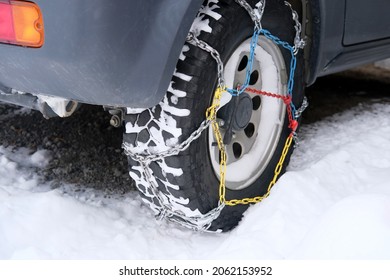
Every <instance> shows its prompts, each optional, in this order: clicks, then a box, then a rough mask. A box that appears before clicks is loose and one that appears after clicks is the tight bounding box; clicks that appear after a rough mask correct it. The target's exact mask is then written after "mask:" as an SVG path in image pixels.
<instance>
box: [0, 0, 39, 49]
mask: <svg viewBox="0 0 390 280" xmlns="http://www.w3.org/2000/svg"><path fill="white" fill-rule="evenodd" d="M0 42H1V43H6V44H13V45H20V46H25V47H34V48H39V47H41V46H42V45H43V42H44V27H43V18H42V13H41V10H40V8H39V7H38V5H36V4H35V3H32V2H26V1H16V0H15V1H12V0H0Z"/></svg>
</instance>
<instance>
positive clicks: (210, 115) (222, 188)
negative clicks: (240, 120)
mask: <svg viewBox="0 0 390 280" xmlns="http://www.w3.org/2000/svg"><path fill="white" fill-rule="evenodd" d="M224 92H226V88H222V87H218V88H217V90H216V91H215V94H214V99H213V103H212V105H211V106H210V107H209V108H208V109H207V111H206V117H207V119H208V120H210V121H211V125H212V128H213V132H214V137H215V139H216V141H217V144H218V149H219V153H220V164H219V172H220V181H219V201H220V203H224V204H225V205H228V206H236V205H245V204H253V203H258V202H260V201H262V200H263V199H264V198H266V197H268V196H269V194H270V192H271V189H272V187H273V186H274V185H275V184H276V181H277V179H278V177H279V175H280V173H281V172H282V169H283V164H284V161H285V160H286V156H287V154H288V151H289V149H290V147H291V144H292V141H293V134H292V133H291V134H290V135H289V136H288V137H287V139H286V143H285V145H284V148H283V151H282V154H281V156H280V159H279V162H278V164H277V165H276V167H275V171H274V177H273V179H272V181H271V182H270V183H269V185H268V189H267V192H266V193H265V194H264V195H262V196H256V197H253V198H243V199H232V200H228V201H227V200H226V185H225V175H226V149H225V145H224V144H223V140H222V134H221V131H220V129H219V125H218V122H217V111H218V109H219V107H220V105H221V97H222V94H223V93H224Z"/></svg>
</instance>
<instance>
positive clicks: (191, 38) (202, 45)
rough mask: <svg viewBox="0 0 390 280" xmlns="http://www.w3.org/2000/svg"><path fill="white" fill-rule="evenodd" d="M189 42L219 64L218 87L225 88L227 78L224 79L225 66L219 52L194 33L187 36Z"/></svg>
mask: <svg viewBox="0 0 390 280" xmlns="http://www.w3.org/2000/svg"><path fill="white" fill-rule="evenodd" d="M187 42H188V43H190V44H192V45H194V46H196V47H198V48H200V49H202V50H204V51H206V52H208V53H209V54H210V55H211V56H212V58H214V60H215V62H217V71H218V72H217V73H218V86H219V87H220V88H224V87H225V77H224V71H225V70H224V65H223V62H222V59H221V56H220V54H219V52H218V51H217V50H216V49H214V48H213V47H212V46H210V45H209V44H207V43H206V42H205V41H202V40H200V39H198V38H197V37H196V36H195V35H194V33H193V32H189V33H188V35H187Z"/></svg>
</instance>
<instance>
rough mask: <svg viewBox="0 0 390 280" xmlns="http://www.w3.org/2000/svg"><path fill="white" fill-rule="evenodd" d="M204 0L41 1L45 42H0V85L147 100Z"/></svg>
mask: <svg viewBox="0 0 390 280" xmlns="http://www.w3.org/2000/svg"><path fill="white" fill-rule="evenodd" d="M202 2H203V1H202V0H180V1H178V0H158V1H157V0H131V1H128V0H115V1H107V0H66V1H62V0H37V1H35V3H37V4H38V5H39V6H40V8H41V10H42V14H43V18H44V25H45V44H44V46H43V47H42V48H39V49H33V48H23V47H18V46H11V45H5V44H0V89H2V91H4V92H9V91H10V88H13V89H15V90H17V91H22V92H30V93H35V94H46V95H51V96H59V97H63V98H66V99H71V100H76V101H79V102H83V103H89V104H101V105H103V104H104V105H110V106H132V107H150V106H153V105H155V104H156V103H158V102H159V101H160V100H161V98H162V96H163V94H164V93H165V91H166V89H167V88H168V85H169V82H170V80H171V77H172V73H173V71H174V69H175V65H176V62H177V59H178V57H179V54H180V51H181V49H182V47H183V44H184V42H185V38H186V35H187V34H188V30H189V29H190V26H191V24H192V22H193V20H194V17H195V15H196V13H197V11H198V10H199V8H200V6H201V4H202Z"/></svg>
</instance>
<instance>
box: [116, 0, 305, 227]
mask: <svg viewBox="0 0 390 280" xmlns="http://www.w3.org/2000/svg"><path fill="white" fill-rule="evenodd" d="M210 2H213V3H214V2H217V1H215V0H210ZM235 2H236V3H237V4H238V5H240V6H241V7H242V8H243V9H245V10H246V11H247V13H248V14H249V16H250V17H251V19H252V21H253V22H254V26H255V27H254V35H253V37H252V42H251V50H250V57H251V59H252V61H250V62H249V64H248V67H247V69H248V68H250V67H252V65H251V63H253V56H254V53H255V48H256V46H257V40H258V38H259V35H263V36H265V37H266V38H268V39H270V40H272V41H273V42H274V43H275V44H277V45H279V46H281V47H283V48H285V49H286V50H288V51H289V52H291V67H290V76H289V81H288V92H287V96H284V95H279V94H273V93H268V92H262V91H258V90H255V89H251V88H249V77H248V73H249V75H250V72H248V71H247V82H246V83H245V84H244V85H242V86H240V88H238V89H228V88H227V87H226V85H225V81H224V64H223V63H222V60H221V57H220V54H219V52H218V51H217V50H216V49H214V48H213V47H212V46H210V45H209V44H208V43H206V42H204V41H202V40H200V39H198V38H197V36H196V34H194V33H193V32H190V33H189V35H188V36H187V42H188V43H190V44H192V45H194V46H196V47H198V48H200V49H202V50H203V51H206V52H208V53H209V54H210V55H211V56H212V57H213V59H214V60H215V61H216V63H217V68H218V69H217V73H218V87H217V90H216V92H215V94H214V99H213V102H212V105H211V106H210V107H209V108H208V109H207V117H206V119H205V120H204V121H203V122H202V123H201V124H200V126H199V128H198V129H197V130H195V131H194V132H193V133H191V134H190V136H189V137H188V138H187V139H186V140H185V141H183V142H181V143H180V144H177V143H176V144H175V145H172V147H171V148H168V149H165V150H164V151H158V149H157V148H156V151H155V152H154V151H153V148H151V149H144V148H143V147H138V148H137V147H135V146H134V145H132V144H130V143H128V142H126V141H124V143H123V148H124V151H125V153H126V155H127V156H128V157H130V159H132V160H133V161H135V162H138V163H139V167H138V168H135V169H136V171H131V172H130V173H131V176H132V177H133V179H134V178H135V179H136V180H138V181H139V182H141V183H139V184H137V188H138V189H139V191H140V192H141V193H142V194H143V195H144V196H145V197H146V198H148V199H147V203H148V204H149V205H150V206H151V208H152V209H153V210H154V211H155V212H156V217H157V218H158V219H166V220H168V221H171V222H174V223H177V224H180V225H181V226H184V227H187V228H189V229H192V230H195V231H207V230H208V229H209V227H210V225H211V224H212V222H213V221H215V220H216V219H217V218H218V217H219V215H220V213H221V211H222V209H223V208H224V207H225V206H226V205H228V206H235V205H238V204H252V203H257V202H259V201H261V200H262V199H263V198H265V197H267V196H268V195H269V192H270V190H271V188H272V186H273V185H274V184H275V182H276V180H277V178H278V176H279V174H280V172H281V171H282V166H283V163H284V160H285V157H286V155H287V153H288V151H289V148H290V145H291V143H292V141H293V139H296V130H297V126H298V122H297V119H298V118H299V117H300V115H301V114H302V112H303V111H304V110H305V108H306V107H307V101H306V99H304V101H303V103H302V105H301V107H300V108H295V106H294V104H293V103H292V92H293V86H294V73H295V67H296V55H297V53H298V51H299V49H302V48H303V47H304V45H305V43H304V40H302V39H301V34H300V33H301V24H300V22H299V19H298V15H297V13H296V12H295V11H294V10H293V8H292V7H291V5H290V4H289V3H288V2H287V1H286V2H285V5H286V6H288V7H289V8H290V9H291V13H292V18H293V20H294V22H295V31H296V34H295V39H294V46H290V45H289V44H288V43H287V42H285V41H282V40H281V39H279V38H278V37H276V36H273V35H272V34H271V33H270V32H269V31H267V30H265V29H263V28H262V24H261V21H262V17H263V14H264V9H265V5H266V3H265V0H260V1H259V2H258V3H257V4H256V8H252V7H251V6H250V5H249V4H248V3H247V2H246V1H245V0H235ZM226 91H228V92H229V93H230V94H232V95H234V96H238V95H240V94H242V93H243V92H245V91H251V92H252V93H256V94H260V95H266V96H271V97H275V98H280V99H282V100H283V102H284V103H285V105H286V108H287V113H288V117H289V128H290V129H291V133H290V135H289V136H288V138H287V140H286V143H285V146H284V149H283V152H282V155H281V158H280V160H279V163H278V164H277V166H276V169H275V175H274V178H273V180H272V181H271V182H270V184H269V186H268V190H267V192H266V194H264V195H263V196H259V197H255V198H246V199H240V200H230V201H228V200H226V198H225V185H224V184H225V183H224V174H225V172H226V152H225V150H224V143H223V141H222V137H221V133H220V129H219V125H218V122H217V121H216V114H217V111H218V109H219V108H220V104H221V100H220V99H221V95H222V93H223V92H226ZM154 110H156V109H154ZM160 110H161V109H160ZM129 112H130V113H131V110H129ZM154 113H156V112H153V110H150V109H149V110H146V111H144V112H141V113H140V114H150V116H151V118H150V119H151V120H152V119H153V114H154ZM134 116H135V118H138V117H139V116H137V115H136V114H134ZM151 120H150V122H151ZM126 125H127V127H128V129H129V130H130V131H137V129H138V128H137V127H135V126H134V125H132V124H131V123H128V124H126ZM145 126H146V124H145ZM210 126H212V128H213V132H214V134H215V138H216V139H217V144H218V148H219V150H220V154H221V163H220V186H219V197H220V199H219V203H218V207H216V208H214V209H212V210H211V211H209V212H208V213H206V214H202V213H200V212H199V213H192V214H190V215H188V214H186V213H185V211H183V209H182V208H180V207H179V206H178V205H180V201H178V202H176V201H174V199H172V197H171V196H169V195H167V193H166V191H164V190H162V189H161V188H160V186H159V184H158V182H157V180H156V178H155V176H154V175H153V171H152V170H151V167H150V166H151V164H153V163H154V162H157V161H159V162H161V164H164V160H165V159H166V158H167V157H170V156H174V155H178V154H179V153H181V152H183V151H185V150H186V149H187V148H188V147H189V146H190V145H191V143H192V142H193V141H195V140H196V139H198V138H199V137H200V136H201V134H202V133H203V132H204V131H205V130H206V129H208V128H209V127H210ZM147 129H148V130H152V129H153V126H149V127H148V128H147ZM137 132H139V134H138V135H137V137H142V129H139V131H137ZM148 133H150V134H152V133H153V131H148ZM171 134H172V135H174V134H175V132H174V131H171ZM149 141H151V140H149ZM150 146H152V147H153V143H152V144H151V145H150ZM166 184H169V182H166ZM210 187H212V186H210Z"/></svg>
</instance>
